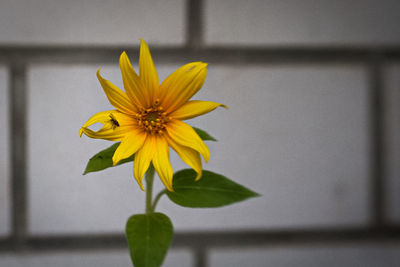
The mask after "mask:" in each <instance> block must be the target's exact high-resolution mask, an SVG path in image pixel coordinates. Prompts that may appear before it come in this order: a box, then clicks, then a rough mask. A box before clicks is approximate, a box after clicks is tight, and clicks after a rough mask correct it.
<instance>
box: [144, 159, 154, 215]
mask: <svg viewBox="0 0 400 267" xmlns="http://www.w3.org/2000/svg"><path fill="white" fill-rule="evenodd" d="M153 181H154V166H153V164H151V163H150V167H149V168H148V169H147V172H146V213H147V214H150V213H152V212H153V209H152V198H153Z"/></svg>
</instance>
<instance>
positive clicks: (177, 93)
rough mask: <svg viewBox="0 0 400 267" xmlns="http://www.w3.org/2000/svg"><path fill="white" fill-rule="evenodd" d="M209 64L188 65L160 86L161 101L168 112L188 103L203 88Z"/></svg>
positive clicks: (194, 63)
mask: <svg viewBox="0 0 400 267" xmlns="http://www.w3.org/2000/svg"><path fill="white" fill-rule="evenodd" d="M206 76H207V63H203V62H193V63H189V64H186V65H184V66H182V67H180V68H179V69H178V70H176V71H175V72H174V73H172V74H171V75H170V76H168V77H167V78H166V79H165V80H164V81H163V82H162V83H161V85H160V96H161V97H160V99H161V101H162V106H163V107H164V108H165V109H166V112H172V111H174V110H176V109H178V108H179V107H180V106H182V105H183V104H184V103H185V102H187V101H188V100H189V99H190V98H191V97H192V96H193V95H194V94H196V93H197V91H199V90H200V88H201V87H202V86H203V83H204V81H205V80H206Z"/></svg>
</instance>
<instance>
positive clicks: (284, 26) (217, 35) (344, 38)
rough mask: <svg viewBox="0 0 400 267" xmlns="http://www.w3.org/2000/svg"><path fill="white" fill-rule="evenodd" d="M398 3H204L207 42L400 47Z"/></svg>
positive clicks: (278, 0) (210, 0) (325, 0)
mask: <svg viewBox="0 0 400 267" xmlns="http://www.w3.org/2000/svg"><path fill="white" fill-rule="evenodd" d="M399 12H400V2H399V1H397V0H385V1H374V0H356V1H346V0H339V1H330V0H320V1H315V0H305V1H304V0H303V1H301V3H299V1H295V0H267V1H264V0H249V1H246V3H243V1H240V0H235V1H218V0H206V12H205V14H206V16H205V26H206V34H205V38H206V42H207V43H208V44H213V45H215V44H219V45H220V44H229V45H265V44H268V45H271V44H272V45H293V44H295V45H313V46H315V45H367V44H373V45H382V44H399V43H400V29H399V27H398V25H399V23H400V16H399V15H398V14H399Z"/></svg>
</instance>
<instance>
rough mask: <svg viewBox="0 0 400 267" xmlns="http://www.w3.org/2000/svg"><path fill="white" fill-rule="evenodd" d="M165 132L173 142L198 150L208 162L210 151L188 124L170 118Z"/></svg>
mask: <svg viewBox="0 0 400 267" xmlns="http://www.w3.org/2000/svg"><path fill="white" fill-rule="evenodd" d="M167 132H168V135H169V137H170V138H171V139H172V140H173V141H174V142H176V143H178V144H180V145H182V146H186V147H189V148H191V149H194V150H196V151H198V152H199V153H200V154H201V155H202V156H203V157H204V160H205V161H206V162H208V160H209V159H210V151H209V150H208V147H207V146H206V144H204V142H203V140H201V138H200V137H199V136H198V135H197V133H196V132H195V131H194V130H193V128H192V127H191V126H190V125H188V124H186V123H184V122H182V121H179V120H172V121H170V122H169V123H168V126H167Z"/></svg>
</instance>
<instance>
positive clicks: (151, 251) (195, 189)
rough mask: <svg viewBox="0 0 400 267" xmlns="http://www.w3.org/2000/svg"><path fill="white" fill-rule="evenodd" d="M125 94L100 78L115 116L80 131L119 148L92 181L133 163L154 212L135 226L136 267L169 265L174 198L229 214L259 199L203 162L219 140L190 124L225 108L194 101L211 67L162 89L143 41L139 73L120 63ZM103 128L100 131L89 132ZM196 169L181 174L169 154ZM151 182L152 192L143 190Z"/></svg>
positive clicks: (97, 165) (95, 160)
mask: <svg viewBox="0 0 400 267" xmlns="http://www.w3.org/2000/svg"><path fill="white" fill-rule="evenodd" d="M119 65H120V68H121V73H122V81H123V85H124V89H125V91H123V90H121V89H119V88H118V87H117V86H115V85H114V84H112V83H111V82H110V81H108V80H106V79H104V78H103V77H102V76H101V75H100V69H99V70H98V71H97V78H98V80H99V82H100V84H101V86H102V88H103V90H104V93H105V94H106V96H107V98H108V100H109V101H110V103H111V105H112V106H113V107H114V108H115V109H114V110H108V111H102V112H99V113H97V114H95V115H93V116H92V117H91V118H90V119H89V120H88V121H87V122H86V123H85V124H84V125H83V126H82V128H81V129H80V130H79V135H80V136H82V134H85V135H87V136H88V137H91V138H100V139H105V140H110V141H116V143H114V144H113V145H112V146H110V147H109V148H107V149H105V150H103V151H100V152H99V153H97V154H96V155H94V156H93V157H92V158H91V159H90V160H89V162H88V164H87V166H86V169H85V172H84V174H87V173H90V172H96V171H100V170H104V169H106V168H109V167H113V166H116V165H120V164H123V163H127V162H132V161H133V165H134V167H133V176H134V178H135V179H136V181H137V183H138V184H139V186H140V188H141V189H142V190H145V191H146V209H145V211H146V213H144V214H136V215H133V216H131V217H130V218H129V219H128V222H127V224H126V238H127V241H128V244H129V248H130V253H131V259H132V262H133V264H134V266H136V267H142V266H146V267H150V266H152V267H153V266H154V267H156V266H161V264H162V262H163V260H164V258H165V255H166V253H167V251H168V248H169V245H170V243H171V240H172V236H173V226H172V223H171V220H170V219H169V218H168V217H167V216H166V215H165V214H162V213H159V212H155V209H156V205H157V203H158V201H159V200H160V198H161V196H163V195H164V194H166V195H167V196H168V198H169V199H170V200H171V201H173V202H174V203H176V204H178V205H180V206H183V207H192V208H207V207H209V208H210V207H221V206H224V205H228V204H231V203H234V202H238V201H242V200H244V199H247V198H249V197H254V196H257V194H256V193H255V192H253V191H251V190H249V189H247V188H245V187H243V186H241V185H239V184H237V183H235V182H233V181H231V180H229V179H228V178H226V177H224V176H222V175H220V174H217V173H214V172H211V171H206V170H203V168H202V160H201V156H202V157H203V159H204V160H205V162H208V160H209V157H210V152H209V149H208V147H207V145H206V144H205V143H204V141H216V140H215V139H214V138H213V137H212V136H210V135H209V134H208V133H207V132H205V131H204V130H201V129H199V128H195V127H192V126H190V125H189V124H187V123H185V122H183V120H188V119H191V118H194V117H197V116H200V115H203V114H206V113H208V112H210V111H213V110H214V109H216V108H218V107H223V108H227V107H226V106H225V105H223V104H220V103H216V102H211V101H200V100H191V98H192V96H193V95H195V94H196V93H197V92H198V91H199V90H200V88H201V87H202V85H203V84H204V82H205V79H206V75H207V63H203V62H193V63H189V64H186V65H184V66H182V67H180V68H179V69H177V70H176V71H175V72H173V73H172V74H171V75H169V76H168V77H167V78H166V79H165V80H164V81H163V82H162V83H161V84H160V83H159V80H158V74H157V70H156V68H155V66H154V63H153V59H152V57H151V54H150V50H149V48H148V46H147V44H146V42H145V41H143V40H141V45H140V56H139V74H137V73H136V72H135V70H134V69H133V67H132V64H131V63H130V61H129V58H128V56H127V54H126V53H125V52H123V53H122V54H121V56H120V59H119ZM95 123H101V124H102V125H103V126H102V128H101V129H100V130H98V131H94V130H91V129H90V128H89V127H90V126H91V125H93V124H95ZM170 147H171V148H172V149H173V150H174V151H175V152H176V153H177V154H178V155H179V157H180V158H181V159H182V161H183V162H185V163H186V164H187V165H189V166H190V167H191V169H185V170H181V171H178V172H176V173H175V174H174V173H173V170H172V166H171V162H170V158H169V148H170ZM155 172H156V173H157V174H158V177H159V178H160V180H161V182H162V183H163V184H164V186H165V188H166V189H165V190H162V191H161V192H159V193H158V194H157V196H156V197H155V198H154V199H153V197H152V188H153V177H154V173H155ZM144 176H145V180H146V188H145V186H144V185H143V177H144Z"/></svg>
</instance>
